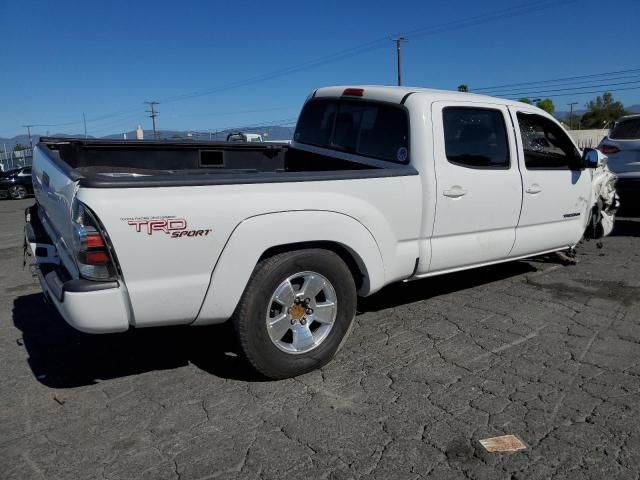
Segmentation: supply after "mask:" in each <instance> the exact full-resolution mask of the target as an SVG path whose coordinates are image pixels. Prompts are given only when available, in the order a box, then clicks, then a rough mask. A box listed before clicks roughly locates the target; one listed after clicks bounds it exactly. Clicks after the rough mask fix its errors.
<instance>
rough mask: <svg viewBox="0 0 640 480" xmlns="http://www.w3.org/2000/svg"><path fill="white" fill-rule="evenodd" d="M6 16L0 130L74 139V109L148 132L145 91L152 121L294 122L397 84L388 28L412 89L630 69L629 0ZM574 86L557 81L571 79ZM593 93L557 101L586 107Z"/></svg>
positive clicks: (255, 5) (18, 5) (230, 6)
mask: <svg viewBox="0 0 640 480" xmlns="http://www.w3.org/2000/svg"><path fill="white" fill-rule="evenodd" d="M492 12H498V14H497V15H495V16H492V15H493V13H492ZM496 17H497V18H496ZM0 18H1V19H2V25H3V28H2V40H1V43H0V58H1V59H2V68H1V69H0V136H3V137H8V136H13V135H16V134H21V133H24V132H25V129H24V128H22V127H21V125H24V124H49V125H50V124H57V125H55V126H43V127H36V128H35V129H34V130H35V131H36V133H40V134H45V133H46V132H47V131H48V132H50V133H52V134H53V133H58V132H60V133H81V132H82V123H81V122H82V113H83V112H85V113H86V117H87V120H88V133H89V134H92V135H96V136H102V135H107V134H111V133H117V132H122V131H128V130H132V129H133V128H135V126H136V125H137V124H142V125H143V126H144V127H145V128H151V121H150V119H149V118H148V117H147V116H146V114H145V112H144V111H145V108H146V107H145V105H144V104H143V101H145V100H158V101H160V102H161V104H160V105H159V107H158V110H159V111H160V115H159V117H158V127H159V128H161V129H177V130H201V131H203V130H207V129H222V128H225V127H234V126H241V125H250V124H258V123H262V122H276V121H279V120H289V119H292V118H294V117H296V116H297V114H298V112H299V109H300V106H301V104H302V102H303V101H304V99H305V97H306V95H307V94H308V93H309V92H310V91H311V90H312V89H314V88H316V87H318V86H323V85H331V84H347V83H367V84H394V83H395V81H396V70H395V48H394V46H393V44H392V42H391V41H390V40H385V38H386V37H390V36H392V35H406V36H407V37H408V39H409V42H408V43H406V44H403V47H402V59H403V83H404V84H406V85H414V86H424V87H435V88H448V89H455V88H456V87H457V85H459V84H460V83H466V84H468V85H469V86H470V88H471V89H472V90H473V89H475V88H480V87H487V86H494V85H504V84H511V83H520V82H531V81H535V80H548V79H556V78H561V77H570V76H578V75H589V74H597V73H603V72H613V71H621V70H629V69H634V68H637V69H640V36H638V25H640V3H638V0H610V1H608V2H602V1H595V0H576V1H566V0H555V1H554V2H551V1H548V0H547V1H535V0H523V1H521V0H511V1H510V0H493V1H489V0H485V1H477V0H475V1H474V0H458V1H447V2H434V1H402V0H396V1H394V2H389V1H376V0H368V1H360V2H340V1H331V0H325V1H323V2H304V1H300V0H298V1H289V0H287V1H280V2H278V1H271V2H251V1H241V0H236V1H234V2H218V1H186V0H184V1H182V2H180V1H172V2H168V1H164V0H154V1H147V0H137V1H135V0H134V1H126V2H124V1H120V0H112V1H93V0H85V1H83V2H80V1H78V0H76V1H67V0H56V1H50V0H49V1H30V0H20V1H17V0H0ZM468 19H472V20H470V21H467V20H468ZM363 45H369V46H370V48H368V47H366V48H362V49H356V50H355V51H354V50H351V49H353V48H354V47H359V46H363ZM341 54H342V57H341V56H340V55H341ZM318 59H324V60H326V61H323V62H320V64H318V63H317V62H316V63H314V61H315V60H318ZM298 67H299V68H298ZM290 69H291V70H294V71H289V70H290ZM272 74H273V75H272ZM620 76H622V77H625V78H620V79H618V80H615V83H621V84H622V85H619V86H614V87H610V88H609V89H616V88H624V89H627V90H624V91H614V92H613V93H614V96H615V97H616V98H618V99H620V100H622V101H623V102H624V103H625V104H628V105H631V104H637V103H640V70H638V71H637V72H635V76H634V73H630V74H626V75H620ZM267 77H271V78H267ZM252 79H253V81H249V80H252ZM590 81H591V84H598V83H613V82H614V80H611V81H609V80H603V81H602V82H598V81H597V80H595V81H593V79H592V80H590ZM634 81H636V83H628V82H634ZM568 83H569V85H563V86H560V87H555V88H567V87H570V88H573V87H574V86H575V85H577V84H574V83H572V82H568ZM238 85H239V86H238ZM585 85H590V83H586V82H584V83H582V84H580V85H579V86H585ZM541 88H542V89H543V90H544V89H547V90H549V88H550V87H549V86H548V85H543V87H536V88H532V87H531V86H527V87H523V89H522V90H511V91H510V93H521V92H522V93H528V92H537V91H540V89H541ZM630 88H634V89H633V90H630ZM593 90H603V91H604V90H606V88H594V89H593ZM582 91H591V89H586V90H582ZM195 92H198V93H200V94H199V95H195V96H194V95H191V96H189V95H188V94H193V93H195ZM566 92H567V91H566V90H564V91H562V92H556V93H566ZM203 93H206V94H203ZM496 93H504V92H496ZM185 95H187V96H186V97H184V96H185ZM595 95H596V94H586V95H585V94H582V95H581V94H571V95H568V96H562V97H557V98H554V101H555V103H556V108H557V109H558V110H568V107H567V106H566V104H567V103H569V102H572V101H576V102H579V105H578V106H577V108H582V107H583V105H584V103H585V102H586V101H587V100H589V99H590V98H593V97H595ZM531 96H532V97H534V98H535V97H538V96H544V95H543V94H542V95H540V94H533V95H531ZM70 122H76V123H71V124H69V125H61V124H66V123H70Z"/></svg>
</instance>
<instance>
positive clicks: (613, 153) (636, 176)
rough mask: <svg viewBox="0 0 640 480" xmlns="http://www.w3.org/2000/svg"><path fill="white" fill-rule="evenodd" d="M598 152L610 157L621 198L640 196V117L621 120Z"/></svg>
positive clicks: (599, 146) (605, 138)
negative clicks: (632, 194) (628, 195)
mask: <svg viewBox="0 0 640 480" xmlns="http://www.w3.org/2000/svg"><path fill="white" fill-rule="evenodd" d="M598 150H600V151H601V152H602V153H604V154H605V155H607V156H608V157H609V162H608V165H609V169H611V170H612V171H613V172H615V174H616V175H617V176H618V182H617V183H616V190H617V191H618V193H619V194H620V196H621V197H624V195H625V194H631V193H635V194H640V115H629V116H626V117H622V118H620V119H619V120H618V121H617V122H616V123H615V124H614V126H613V128H612V129H611V130H610V132H609V135H608V136H606V137H604V138H603V139H602V141H601V142H600V145H598Z"/></svg>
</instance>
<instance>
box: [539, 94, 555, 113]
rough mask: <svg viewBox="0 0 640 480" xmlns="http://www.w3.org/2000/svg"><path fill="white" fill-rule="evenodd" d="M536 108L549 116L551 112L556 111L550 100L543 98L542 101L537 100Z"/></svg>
mask: <svg viewBox="0 0 640 480" xmlns="http://www.w3.org/2000/svg"><path fill="white" fill-rule="evenodd" d="M536 107H538V108H540V109H542V110H544V111H545V112H547V113H548V114H550V115H553V112H555V111H556V107H555V106H554V105H553V100H551V99H550V98H545V99H544V100H538V101H537V102H536Z"/></svg>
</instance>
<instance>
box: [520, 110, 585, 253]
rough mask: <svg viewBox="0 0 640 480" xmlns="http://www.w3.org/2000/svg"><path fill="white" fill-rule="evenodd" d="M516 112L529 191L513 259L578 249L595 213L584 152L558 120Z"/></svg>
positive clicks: (536, 113) (534, 112)
mask: <svg viewBox="0 0 640 480" xmlns="http://www.w3.org/2000/svg"><path fill="white" fill-rule="evenodd" d="M510 110H511V114H512V116H513V119H514V122H515V123H516V135H517V137H518V149H519V162H520V170H521V172H522V184H523V189H524V195H523V201H522V213H521V215H520V221H519V222H518V228H517V230H516V243H515V245H514V248H513V252H512V256H522V255H530V254H533V253H539V252H543V251H548V250H553V249H559V248H563V247H569V246H572V245H575V244H576V243H577V242H578V241H579V240H580V238H581V237H582V234H583V233H584V227H585V224H586V221H587V218H588V214H589V211H590V205H591V172H590V171H589V170H583V169H580V157H581V154H580V151H579V150H578V148H577V147H576V146H575V144H574V143H573V140H571V137H569V135H568V134H567V133H566V132H565V131H564V129H563V128H562V127H561V126H560V125H559V124H558V123H557V122H556V121H555V120H553V119H551V118H550V117H547V116H545V115H542V114H540V113H539V111H538V110H532V109H527V108H526V107H523V108H517V107H510Z"/></svg>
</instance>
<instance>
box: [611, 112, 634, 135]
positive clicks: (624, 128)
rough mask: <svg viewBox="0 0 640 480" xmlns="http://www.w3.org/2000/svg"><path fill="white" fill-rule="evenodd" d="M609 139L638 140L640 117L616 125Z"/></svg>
mask: <svg viewBox="0 0 640 480" xmlns="http://www.w3.org/2000/svg"><path fill="white" fill-rule="evenodd" d="M609 138H610V139H612V140H640V117H638V118H632V119H629V120H622V121H621V122H618V123H616V125H615V126H614V127H613V130H611V134H610V135H609Z"/></svg>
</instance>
